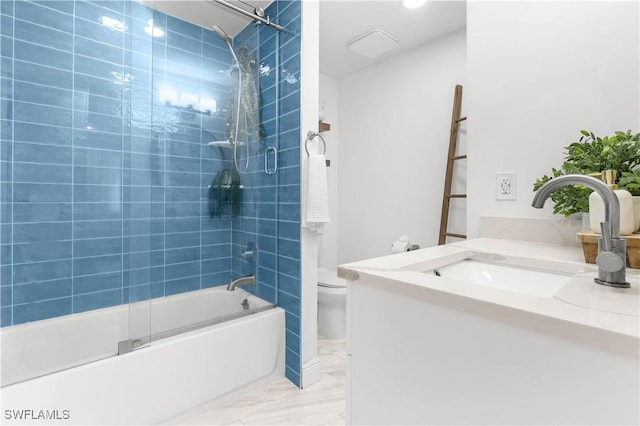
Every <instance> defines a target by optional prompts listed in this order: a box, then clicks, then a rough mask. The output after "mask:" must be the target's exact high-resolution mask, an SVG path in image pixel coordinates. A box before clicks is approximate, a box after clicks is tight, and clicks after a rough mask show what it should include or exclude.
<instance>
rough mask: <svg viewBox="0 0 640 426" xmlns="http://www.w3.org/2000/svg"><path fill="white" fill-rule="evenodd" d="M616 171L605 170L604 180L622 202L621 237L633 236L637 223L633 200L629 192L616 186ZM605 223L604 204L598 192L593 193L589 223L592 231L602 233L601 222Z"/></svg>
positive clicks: (603, 173)
mask: <svg viewBox="0 0 640 426" xmlns="http://www.w3.org/2000/svg"><path fill="white" fill-rule="evenodd" d="M616 174H617V172H616V171H615V170H605V171H604V172H602V180H603V181H604V183H606V184H607V185H609V188H611V189H613V192H614V193H615V194H616V196H617V197H618V201H619V202H620V235H631V234H633V231H634V227H635V223H634V217H633V198H632V197H631V194H630V193H629V191H625V190H623V189H618V185H616V183H615V182H616ZM602 221H604V202H603V201H602V197H600V194H598V193H597V192H595V191H594V192H593V193H592V194H591V195H590V196H589V222H590V223H591V230H592V231H593V232H595V233H598V234H599V233H600V232H601V231H600V222H602Z"/></svg>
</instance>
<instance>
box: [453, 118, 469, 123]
mask: <svg viewBox="0 0 640 426" xmlns="http://www.w3.org/2000/svg"><path fill="white" fill-rule="evenodd" d="M466 119H467V117H460V118H458V119H457V120H456V123H459V122H461V121H464V120H466Z"/></svg>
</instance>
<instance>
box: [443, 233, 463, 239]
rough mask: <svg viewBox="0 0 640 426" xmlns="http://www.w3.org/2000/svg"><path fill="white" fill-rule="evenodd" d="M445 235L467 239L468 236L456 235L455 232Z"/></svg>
mask: <svg viewBox="0 0 640 426" xmlns="http://www.w3.org/2000/svg"><path fill="white" fill-rule="evenodd" d="M444 235H446V236H447V237H457V238H467V236H466V235H462V234H454V233H453V232H446V233H445V234H444Z"/></svg>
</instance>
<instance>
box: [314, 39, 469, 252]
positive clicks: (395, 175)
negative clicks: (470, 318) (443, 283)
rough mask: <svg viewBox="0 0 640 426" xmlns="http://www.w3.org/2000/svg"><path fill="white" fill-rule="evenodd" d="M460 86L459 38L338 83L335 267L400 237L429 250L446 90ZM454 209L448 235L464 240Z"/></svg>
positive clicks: (448, 98)
mask: <svg viewBox="0 0 640 426" xmlns="http://www.w3.org/2000/svg"><path fill="white" fill-rule="evenodd" d="M465 80H466V35H465V32H464V31H459V32H456V33H454V34H451V35H449V36H447V37H444V38H441V39H439V40H436V41H434V42H431V43H428V44H426V45H423V46H421V47H419V48H416V49H413V50H411V51H409V52H407V53H403V54H401V55H399V56H394V57H393V58H391V59H389V60H388V61H385V62H382V63H379V64H377V65H374V66H372V67H369V68H367V69H365V70H363V71H360V72H357V73H354V74H351V75H349V76H347V77H345V78H343V79H341V80H340V81H339V85H338V87H339V94H340V101H339V118H340V134H339V141H338V142H337V146H338V148H339V163H340V167H339V169H338V179H339V182H340V185H339V189H338V216H339V223H338V239H337V241H338V262H339V263H345V262H351V261H355V260H359V259H366V258H371V257H376V256H381V255H386V254H389V253H390V246H391V243H392V242H393V241H394V240H395V239H396V238H397V237H398V236H399V235H401V234H406V235H408V236H409V237H410V238H411V241H412V242H413V243H417V244H420V245H421V246H422V247H427V246H432V245H436V244H437V242H438V231H439V224H440V212H441V208H442V191H443V185H444V174H445V167H446V158H447V150H448V145H449V130H450V125H451V110H452V106H453V93H454V87H455V85H456V84H462V85H463V86H464V85H465ZM324 81H325V82H326V80H324ZM320 97H321V99H325V93H321V95H320ZM465 97H466V94H465V93H463V109H462V113H463V115H465V105H464V104H465ZM326 98H327V99H329V96H328V95H327V96H326ZM464 128H465V125H464V124H463V125H462V132H461V141H460V146H459V148H460V149H459V151H458V152H464V151H465V149H466V147H465V143H464V139H465V137H464V136H465V132H464ZM463 161H464V160H463ZM458 163H460V162H458ZM461 165H462V166H463V167H462V168H461V170H459V171H457V176H456V178H455V182H456V185H457V186H461V187H462V188H464V187H465V181H464V180H465V179H464V176H465V174H466V170H465V167H464V164H461ZM454 203H456V204H455V208H454V209H453V214H452V216H453V217H452V219H451V220H450V221H451V222H450V223H451V226H450V231H452V232H461V233H464V227H465V220H464V217H465V212H464V207H465V205H464V203H465V201H464V200H455V201H454Z"/></svg>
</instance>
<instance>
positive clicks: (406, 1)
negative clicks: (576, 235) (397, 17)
mask: <svg viewBox="0 0 640 426" xmlns="http://www.w3.org/2000/svg"><path fill="white" fill-rule="evenodd" d="M426 2H427V0H402V4H403V5H404V7H406V8H407V9H416V8H418V7H420V6H423V5H424V4H425V3H426Z"/></svg>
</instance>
